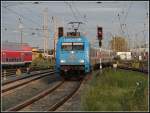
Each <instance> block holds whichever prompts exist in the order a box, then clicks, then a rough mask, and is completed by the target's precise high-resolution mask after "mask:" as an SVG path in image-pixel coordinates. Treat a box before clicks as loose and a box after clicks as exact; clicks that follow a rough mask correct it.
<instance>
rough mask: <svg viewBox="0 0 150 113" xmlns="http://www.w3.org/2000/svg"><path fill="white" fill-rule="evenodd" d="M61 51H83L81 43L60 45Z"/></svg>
mask: <svg viewBox="0 0 150 113" xmlns="http://www.w3.org/2000/svg"><path fill="white" fill-rule="evenodd" d="M61 49H62V50H64V51H71V50H84V44H83V43H77V42H76V43H62V46H61Z"/></svg>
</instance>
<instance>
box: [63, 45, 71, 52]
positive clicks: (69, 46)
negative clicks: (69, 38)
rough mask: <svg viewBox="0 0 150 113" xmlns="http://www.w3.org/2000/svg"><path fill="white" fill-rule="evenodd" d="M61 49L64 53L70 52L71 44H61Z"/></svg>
mask: <svg viewBox="0 0 150 113" xmlns="http://www.w3.org/2000/svg"><path fill="white" fill-rule="evenodd" d="M61 49H62V50H64V51H70V50H72V43H62V46H61Z"/></svg>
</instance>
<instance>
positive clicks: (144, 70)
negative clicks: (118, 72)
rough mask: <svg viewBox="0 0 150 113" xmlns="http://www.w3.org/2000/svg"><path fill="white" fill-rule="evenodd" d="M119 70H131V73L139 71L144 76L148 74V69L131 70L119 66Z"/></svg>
mask: <svg viewBox="0 0 150 113" xmlns="http://www.w3.org/2000/svg"><path fill="white" fill-rule="evenodd" d="M118 68H119V69H124V70H130V71H137V72H141V73H144V74H148V70H147V69H137V68H130V67H124V66H119V67H118Z"/></svg>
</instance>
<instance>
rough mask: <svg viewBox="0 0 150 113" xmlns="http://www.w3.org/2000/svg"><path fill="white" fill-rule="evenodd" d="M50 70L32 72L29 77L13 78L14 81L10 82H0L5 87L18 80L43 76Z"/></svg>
mask: <svg viewBox="0 0 150 113" xmlns="http://www.w3.org/2000/svg"><path fill="white" fill-rule="evenodd" d="M50 71H52V70H49V69H48V70H44V71H37V72H33V73H31V74H29V75H26V76H19V77H15V78H14V79H11V80H5V81H2V85H6V84H10V83H13V82H16V81H18V80H22V79H25V78H29V77H32V76H35V75H38V74H43V73H46V72H50Z"/></svg>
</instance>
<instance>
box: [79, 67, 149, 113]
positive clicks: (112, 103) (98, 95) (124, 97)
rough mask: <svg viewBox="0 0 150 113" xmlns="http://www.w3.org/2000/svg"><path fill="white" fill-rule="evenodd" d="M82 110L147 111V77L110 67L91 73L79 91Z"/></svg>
mask: <svg viewBox="0 0 150 113" xmlns="http://www.w3.org/2000/svg"><path fill="white" fill-rule="evenodd" d="M81 105H82V107H81V108H82V110H83V111H148V78H146V77H144V75H143V76H142V73H139V72H133V71H131V72H130V71H124V70H117V71H116V72H115V71H114V70H111V69H105V70H103V73H102V74H101V75H99V73H97V74H96V73H95V74H93V77H92V80H91V81H90V82H89V83H88V85H87V86H86V87H85V89H84V90H83V92H82V93H81Z"/></svg>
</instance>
